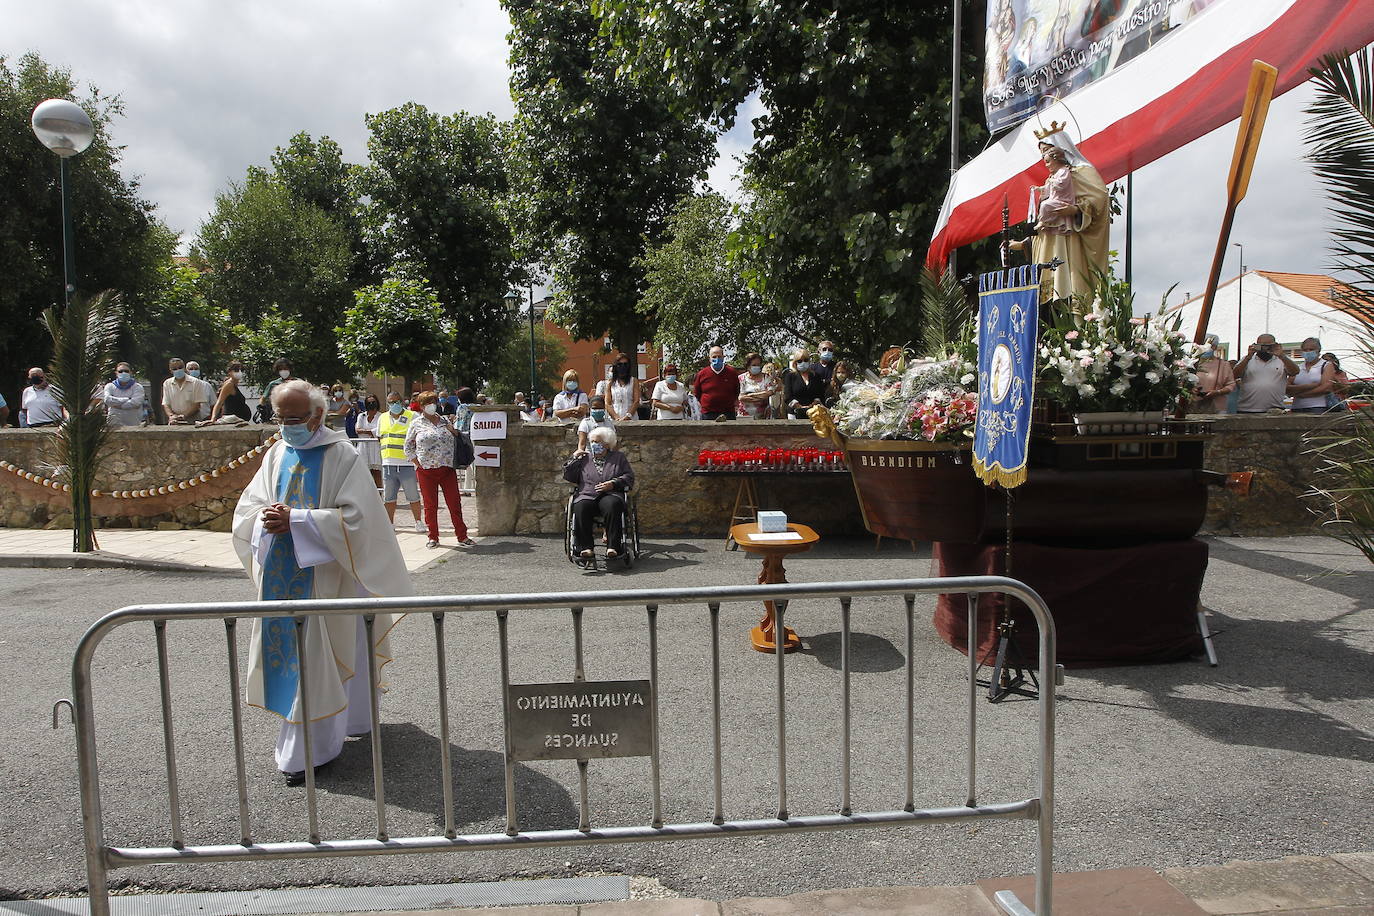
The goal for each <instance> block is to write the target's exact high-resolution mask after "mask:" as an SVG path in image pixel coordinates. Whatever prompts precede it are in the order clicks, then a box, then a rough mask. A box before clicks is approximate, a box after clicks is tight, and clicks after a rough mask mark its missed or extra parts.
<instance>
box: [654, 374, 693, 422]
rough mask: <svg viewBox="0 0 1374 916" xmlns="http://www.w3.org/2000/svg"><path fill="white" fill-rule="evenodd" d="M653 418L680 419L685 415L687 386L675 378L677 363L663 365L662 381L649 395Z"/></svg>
mask: <svg viewBox="0 0 1374 916" xmlns="http://www.w3.org/2000/svg"><path fill="white" fill-rule="evenodd" d="M650 402H651V403H652V404H653V407H654V419H655V420H682V419H686V417H687V386H686V385H684V384H682V383H681V382H679V381H678V380H677V363H669V364H668V365H666V366H664V367H663V381H661V382H659V383H658V384H657V385H655V386H654V393H653V394H652V395H651V396H650Z"/></svg>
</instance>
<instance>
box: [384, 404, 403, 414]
mask: <svg viewBox="0 0 1374 916" xmlns="http://www.w3.org/2000/svg"><path fill="white" fill-rule="evenodd" d="M386 409H387V410H389V411H391V415H392V416H393V417H399V416H400V415H401V411H403V410H405V409H406V405H404V404H402V403H401V402H400V401H397V402H395V403H394V404H388V405H386Z"/></svg>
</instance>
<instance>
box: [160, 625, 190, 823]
mask: <svg viewBox="0 0 1374 916" xmlns="http://www.w3.org/2000/svg"><path fill="white" fill-rule="evenodd" d="M153 632H154V634H156V637H157V684H158V689H159V692H160V693H161V695H162V748H163V752H164V754H165V755H166V757H167V811H168V815H169V816H170V818H171V821H172V848H173V849H181V848H182V847H183V846H185V845H186V843H185V840H184V838H183V837H182V835H181V788H180V785H179V783H178V781H177V748H176V741H175V740H174V738H173V735H172V682H171V675H170V674H169V673H168V665H167V621H165V620H158V621H155V622H154V623H153Z"/></svg>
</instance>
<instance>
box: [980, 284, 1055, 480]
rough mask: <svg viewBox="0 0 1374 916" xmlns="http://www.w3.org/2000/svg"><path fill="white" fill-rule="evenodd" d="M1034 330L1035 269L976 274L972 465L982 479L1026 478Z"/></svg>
mask: <svg viewBox="0 0 1374 916" xmlns="http://www.w3.org/2000/svg"><path fill="white" fill-rule="evenodd" d="M1039 332H1040V268H1039V266H1038V265H1035V264H1030V265H1027V266H1025V267H1014V268H1011V269H1009V270H994V271H990V272H988V273H985V274H982V275H981V276H980V277H979V278H978V418H977V420H976V422H975V424H974V435H973V469H974V471H975V472H976V473H977V474H978V476H979V478H981V479H982V481H983V482H984V483H987V484H999V485H1001V486H1003V487H1008V488H1010V487H1018V486H1020V485H1021V484H1023V483H1025V482H1026V454H1027V451H1028V449H1029V448H1030V425H1031V399H1032V398H1033V397H1034V394H1035V355H1036V346H1037V342H1038V337H1039Z"/></svg>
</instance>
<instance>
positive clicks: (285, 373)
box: [277, 369, 291, 378]
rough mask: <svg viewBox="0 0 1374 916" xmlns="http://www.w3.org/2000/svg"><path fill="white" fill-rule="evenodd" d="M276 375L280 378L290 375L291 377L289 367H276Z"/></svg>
mask: <svg viewBox="0 0 1374 916" xmlns="http://www.w3.org/2000/svg"><path fill="white" fill-rule="evenodd" d="M277 375H279V376H281V377H282V378H290V377H291V370H290V369H278V370H277Z"/></svg>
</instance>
